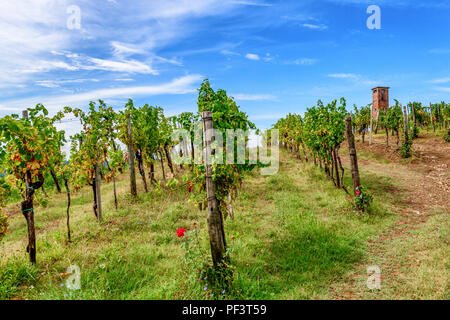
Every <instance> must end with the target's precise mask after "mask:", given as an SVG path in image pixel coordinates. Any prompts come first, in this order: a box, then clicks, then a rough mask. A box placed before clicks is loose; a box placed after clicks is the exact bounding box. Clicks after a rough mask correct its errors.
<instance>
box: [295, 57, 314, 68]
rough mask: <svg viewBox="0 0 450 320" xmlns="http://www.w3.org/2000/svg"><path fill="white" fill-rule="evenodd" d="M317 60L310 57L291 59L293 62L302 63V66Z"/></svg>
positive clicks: (309, 64)
mask: <svg viewBox="0 0 450 320" xmlns="http://www.w3.org/2000/svg"><path fill="white" fill-rule="evenodd" d="M316 62H317V60H316V59H310V58H301V59H297V60H294V61H293V64H297V65H302V66H311V65H313V64H315V63H316Z"/></svg>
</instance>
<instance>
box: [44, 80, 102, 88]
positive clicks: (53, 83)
mask: <svg viewBox="0 0 450 320" xmlns="http://www.w3.org/2000/svg"><path fill="white" fill-rule="evenodd" d="M99 81H100V80H98V79H70V80H38V81H36V84H37V85H38V86H41V87H47V88H58V87H60V86H61V85H64V84H71V83H83V82H99Z"/></svg>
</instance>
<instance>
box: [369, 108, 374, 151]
mask: <svg viewBox="0 0 450 320" xmlns="http://www.w3.org/2000/svg"><path fill="white" fill-rule="evenodd" d="M372 132H373V112H372V110H370V137H369V146H370V145H371V144H372Z"/></svg>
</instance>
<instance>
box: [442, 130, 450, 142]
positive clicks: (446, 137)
mask: <svg viewBox="0 0 450 320" xmlns="http://www.w3.org/2000/svg"><path fill="white" fill-rule="evenodd" d="M442 139H444V141H445V142H450V130H448V131H447V133H446V134H444V135H443V136H442Z"/></svg>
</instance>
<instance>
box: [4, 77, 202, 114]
mask: <svg viewBox="0 0 450 320" xmlns="http://www.w3.org/2000/svg"><path fill="white" fill-rule="evenodd" d="M202 79H203V76H201V75H198V74H194V75H188V76H184V77H181V78H177V79H174V80H172V81H171V82H169V83H164V84H160V85H152V86H132V87H118V88H108V89H97V90H93V91H87V92H82V93H77V94H69V95H62V96H47V97H32V98H26V99H21V100H12V101H3V102H2V103H1V104H2V105H4V106H7V108H8V110H16V111H19V110H22V109H23V108H24V107H25V106H33V105H36V104H37V103H42V104H43V105H44V106H45V107H46V108H47V109H49V110H53V111H57V110H61V109H62V108H63V107H64V106H72V107H80V106H85V105H87V104H88V103H89V101H95V100H98V99H102V100H107V99H111V98H128V97H136V96H153V95H163V94H186V93H192V92H195V87H198V85H199V83H200V82H201V80H202ZM193 86H194V87H193ZM4 108H6V107H4ZM4 110H5V109H4Z"/></svg>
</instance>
